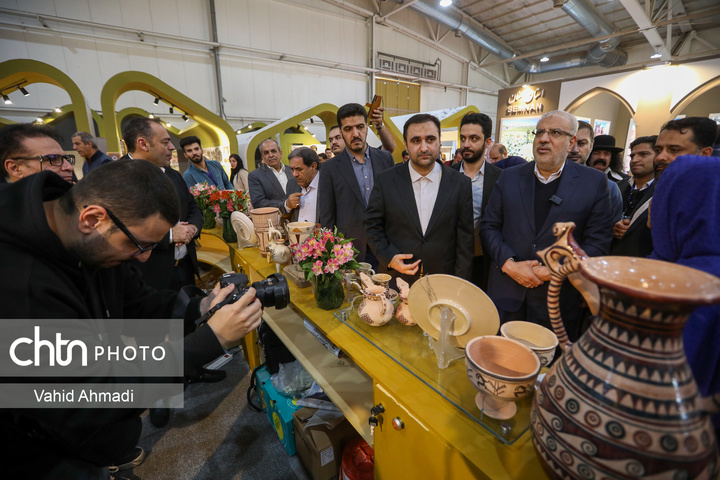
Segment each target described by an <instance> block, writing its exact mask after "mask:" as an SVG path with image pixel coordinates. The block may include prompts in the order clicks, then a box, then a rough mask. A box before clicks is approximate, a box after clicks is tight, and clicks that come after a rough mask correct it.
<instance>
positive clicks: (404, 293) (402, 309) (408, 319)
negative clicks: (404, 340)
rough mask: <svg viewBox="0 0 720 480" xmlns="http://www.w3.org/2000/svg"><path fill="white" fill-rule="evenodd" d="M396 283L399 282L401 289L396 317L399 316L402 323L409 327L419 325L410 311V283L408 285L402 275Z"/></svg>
mask: <svg viewBox="0 0 720 480" xmlns="http://www.w3.org/2000/svg"><path fill="white" fill-rule="evenodd" d="M395 283H397V286H398V290H400V305H398V307H397V309H396V310H395V318H397V319H398V321H399V322H400V323H402V324H403V325H407V326H408V327H412V326H413V325H417V323H416V322H415V320H414V319H413V316H412V314H411V313H410V307H409V306H408V295H409V294H410V285H408V283H407V282H406V281H405V280H403V279H402V278H400V277H398V278H397V279H396V280H395Z"/></svg>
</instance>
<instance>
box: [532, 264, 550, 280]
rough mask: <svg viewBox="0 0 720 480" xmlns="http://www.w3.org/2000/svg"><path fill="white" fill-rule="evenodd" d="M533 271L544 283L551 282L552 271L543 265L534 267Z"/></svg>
mask: <svg viewBox="0 0 720 480" xmlns="http://www.w3.org/2000/svg"><path fill="white" fill-rule="evenodd" d="M532 271H533V273H534V274H535V276H536V277H538V278H539V279H540V280H542V281H543V282H549V281H550V269H549V268H548V267H546V266H545V265H542V264H539V263H538V264H537V265H535V266H533V267H532Z"/></svg>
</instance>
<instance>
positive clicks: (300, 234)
mask: <svg viewBox="0 0 720 480" xmlns="http://www.w3.org/2000/svg"><path fill="white" fill-rule="evenodd" d="M285 228H286V229H287V233H288V242H289V245H290V246H292V245H302V244H303V243H304V242H305V240H307V239H308V237H310V235H312V234H313V232H314V231H315V224H314V223H312V222H290V223H288V224H287V225H286V226H285Z"/></svg>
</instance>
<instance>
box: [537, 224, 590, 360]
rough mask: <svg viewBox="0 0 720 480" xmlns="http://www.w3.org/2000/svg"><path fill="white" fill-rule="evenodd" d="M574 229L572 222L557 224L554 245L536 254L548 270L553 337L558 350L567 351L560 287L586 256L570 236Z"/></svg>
mask: <svg viewBox="0 0 720 480" xmlns="http://www.w3.org/2000/svg"><path fill="white" fill-rule="evenodd" d="M574 228H575V223H573V222H558V223H556V224H555V225H554V226H553V234H554V235H555V236H556V237H557V240H555V243H553V244H552V245H550V246H549V247H548V248H546V249H545V250H541V251H539V252H537V254H538V256H539V257H540V258H541V259H542V261H543V263H544V264H545V265H546V266H547V267H548V268H549V269H550V285H549V286H548V297H547V304H548V312H549V314H550V323H552V327H553V330H554V331H555V335H557V337H558V343H559V344H560V348H561V349H563V350H567V349H568V348H570V347H571V346H572V343H571V342H570V340H569V339H568V335H567V331H566V330H565V325H564V324H563V320H562V317H561V315H560V287H562V283H563V281H564V280H565V277H567V276H568V275H570V274H571V273H575V272H577V271H578V269H579V268H580V262H582V261H583V260H585V259H586V258H587V254H586V253H585V252H584V251H583V249H582V248H580V245H578V243H577V242H576V241H575V238H573V236H572V231H573V229H574Z"/></svg>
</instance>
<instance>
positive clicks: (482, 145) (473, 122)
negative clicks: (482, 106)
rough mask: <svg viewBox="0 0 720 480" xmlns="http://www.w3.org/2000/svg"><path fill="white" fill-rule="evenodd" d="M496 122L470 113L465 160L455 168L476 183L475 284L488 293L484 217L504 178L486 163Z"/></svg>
mask: <svg viewBox="0 0 720 480" xmlns="http://www.w3.org/2000/svg"><path fill="white" fill-rule="evenodd" d="M491 136H492V120H491V119H490V117H488V116H487V115H485V114H484V113H468V114H467V115H465V116H464V117H463V118H462V120H461V121H460V149H458V151H459V152H460V154H461V155H462V161H461V162H458V163H453V164H452V165H450V167H451V168H454V169H455V170H458V171H459V172H460V173H462V174H464V175H465V176H467V177H468V178H470V181H471V182H472V194H473V224H474V226H475V227H474V242H473V243H474V245H473V250H474V252H475V255H474V257H473V268H472V270H473V271H472V282H473V283H474V284H475V285H477V286H478V287H480V288H482V289H483V290H487V278H488V272H489V270H490V260H489V256H484V255H483V249H482V246H481V242H480V218H481V217H482V213H483V211H484V210H485V206H486V205H487V203H488V200H489V199H490V194H491V193H492V191H493V188H494V187H495V182H497V179H498V178H500V172H502V170H501V169H500V168H498V167H496V166H495V165H493V164H491V163H489V162H486V161H485V150H486V149H487V148H488V147H489V146H490V144H491V143H492V138H491Z"/></svg>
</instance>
